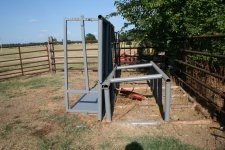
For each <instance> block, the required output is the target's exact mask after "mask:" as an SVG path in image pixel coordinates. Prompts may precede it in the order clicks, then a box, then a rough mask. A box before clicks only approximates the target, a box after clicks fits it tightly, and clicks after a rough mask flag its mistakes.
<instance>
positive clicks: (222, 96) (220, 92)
mask: <svg viewBox="0 0 225 150" xmlns="http://www.w3.org/2000/svg"><path fill="white" fill-rule="evenodd" d="M182 73H183V74H184V75H186V76H188V77H189V78H191V79H192V80H194V81H196V82H197V83H199V84H201V85H202V86H204V87H206V88H207V89H209V90H211V91H212V92H214V93H215V94H217V95H219V96H221V98H224V99H225V93H224V92H223V91H220V90H218V89H216V88H214V87H212V86H209V85H207V84H205V83H204V82H202V81H200V80H198V79H197V78H194V77H192V76H191V75H190V74H188V73H186V72H182Z"/></svg>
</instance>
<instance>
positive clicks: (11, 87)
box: [0, 75, 63, 99]
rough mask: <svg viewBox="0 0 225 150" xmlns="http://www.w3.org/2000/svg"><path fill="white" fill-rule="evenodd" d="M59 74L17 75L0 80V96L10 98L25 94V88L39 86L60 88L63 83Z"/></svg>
mask: <svg viewBox="0 0 225 150" xmlns="http://www.w3.org/2000/svg"><path fill="white" fill-rule="evenodd" d="M62 83H63V79H62V78H61V77H60V76H57V75H55V76H52V75H48V76H36V77H32V78H26V77H18V78H15V79H10V80H6V81H2V82H0V96H2V97H4V98H6V99H10V98H13V97H18V96H22V95H25V94H26V90H29V89H37V88H41V87H50V88H54V89H57V88H60V87H61V86H62V85H63V84H62Z"/></svg>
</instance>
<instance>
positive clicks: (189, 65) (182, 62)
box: [175, 60, 225, 81]
mask: <svg viewBox="0 0 225 150" xmlns="http://www.w3.org/2000/svg"><path fill="white" fill-rule="evenodd" d="M175 61H176V62H178V63H180V64H183V65H186V66H188V67H191V68H194V69H197V70H199V71H202V72H204V73H207V74H209V75H211V76H214V77H216V78H219V79H222V80H223V81H224V80H225V77H224V76H220V75H218V74H215V73H211V72H209V71H207V70H205V69H202V68H199V67H196V66H194V65H191V64H189V63H186V62H184V61H181V60H175Z"/></svg>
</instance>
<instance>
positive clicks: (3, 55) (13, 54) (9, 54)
mask: <svg viewBox="0 0 225 150" xmlns="http://www.w3.org/2000/svg"><path fill="white" fill-rule="evenodd" d="M8 55H19V53H9V54H1V55H0V56H8Z"/></svg>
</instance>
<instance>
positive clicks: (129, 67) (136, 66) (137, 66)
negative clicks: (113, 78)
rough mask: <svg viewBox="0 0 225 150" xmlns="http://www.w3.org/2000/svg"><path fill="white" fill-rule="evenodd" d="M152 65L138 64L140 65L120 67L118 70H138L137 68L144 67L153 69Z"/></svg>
mask: <svg viewBox="0 0 225 150" xmlns="http://www.w3.org/2000/svg"><path fill="white" fill-rule="evenodd" d="M151 66H152V63H149V64H138V65H127V66H118V67H117V70H121V69H134V68H135V69H136V68H144V67H151Z"/></svg>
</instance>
